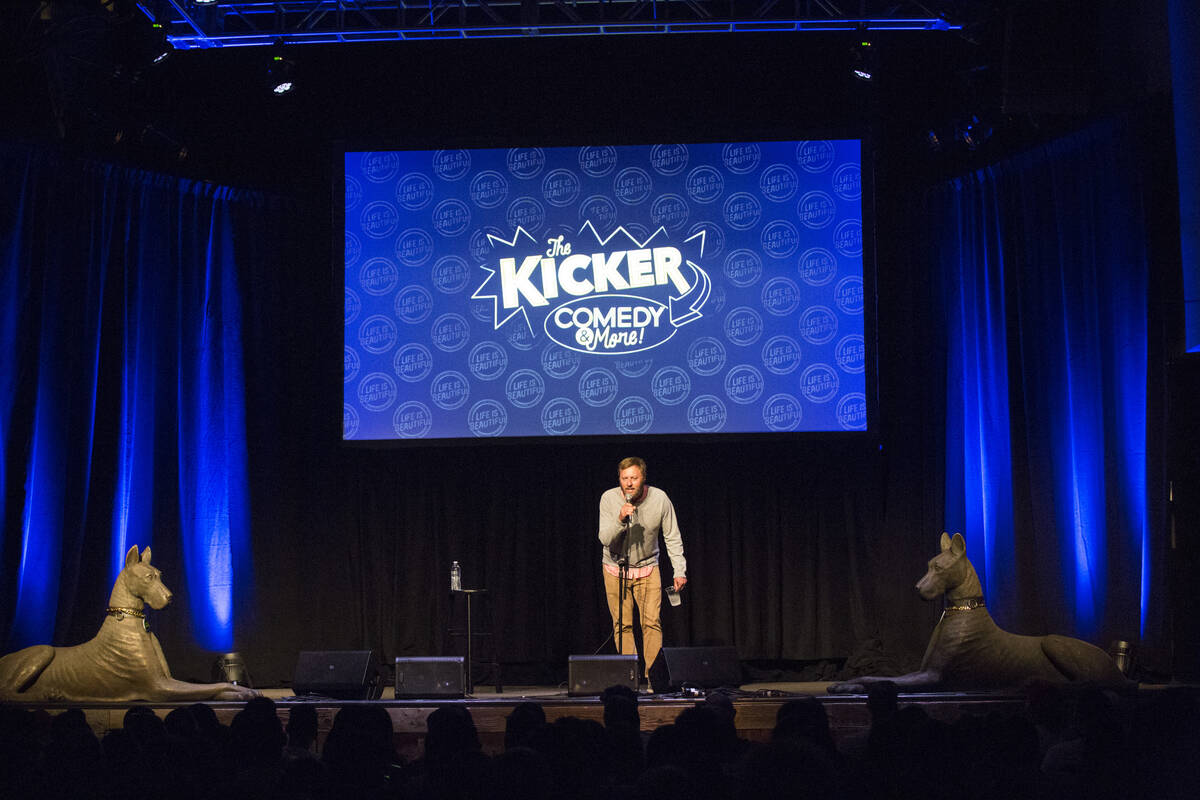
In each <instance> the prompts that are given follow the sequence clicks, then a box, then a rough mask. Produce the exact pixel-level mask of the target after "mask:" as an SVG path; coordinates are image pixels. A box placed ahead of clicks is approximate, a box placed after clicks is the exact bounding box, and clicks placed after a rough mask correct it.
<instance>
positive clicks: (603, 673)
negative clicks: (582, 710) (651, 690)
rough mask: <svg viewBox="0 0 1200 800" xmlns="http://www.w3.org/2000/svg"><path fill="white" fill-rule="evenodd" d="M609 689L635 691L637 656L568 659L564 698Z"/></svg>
mask: <svg viewBox="0 0 1200 800" xmlns="http://www.w3.org/2000/svg"><path fill="white" fill-rule="evenodd" d="M610 686H628V687H629V688H630V689H633V690H634V691H635V692H636V691H637V688H638V657H637V656H569V657H568V658H567V694H569V695H571V696H572V697H582V696H587V695H597V694H600V693H601V692H603V691H604V690H605V689H607V688H608V687H610Z"/></svg>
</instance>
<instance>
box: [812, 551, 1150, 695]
mask: <svg viewBox="0 0 1200 800" xmlns="http://www.w3.org/2000/svg"><path fill="white" fill-rule="evenodd" d="M941 544H942V550H941V552H940V553H938V554H937V555H936V556H934V557H933V558H931V559H930V560H929V568H928V570H927V571H926V572H925V576H924V577H923V578H921V580H920V581H918V582H917V591H918V592H919V593H920V595H921V597H923V598H925V599H926V600H932V599H934V598H936V597H937V596H938V595H940V594H944V595H945V597H946V610H945V612H944V613H943V614H942V618H941V620H939V621H938V624H937V627H935V628H934V629H933V635H932V636H931V637H930V638H929V645H928V647H926V648H925V657H924V658H923V659H922V660H921V668H920V669H919V670H918V671H916V672H910V673H908V674H907V675H899V676H895V677H876V676H870V677H862V678H851V679H850V680H847V681H843V682H841V683H834V684H832V685H830V686H829V688H828V690H827V691H828V692H829V693H831V694H863V693H865V692H866V691H867V688H868V687H869V686H870V685H871V684H879V683H883V682H890V683H893V684H895V686H896V688H897V689H899V690H901V691H918V692H920V691H937V690H951V691H954V690H971V689H1008V688H1016V687H1020V686H1023V685H1025V684H1028V683H1030V682H1033V681H1048V682H1051V683H1069V682H1087V683H1093V684H1096V685H1099V686H1104V687H1110V688H1114V689H1130V688H1132V687H1133V686H1134V685H1135V684H1133V683H1132V682H1131V681H1129V680H1128V679H1126V678H1125V676H1124V675H1122V674H1121V671H1120V670H1119V669H1117V665H1116V662H1115V661H1113V659H1112V658H1111V657H1110V656H1109V655H1108V653H1105V652H1104V651H1103V650H1101V649H1100V648H1098V647H1096V646H1095V645H1091V644H1088V643H1087V642H1084V641H1081V640H1079V639H1073V638H1071V637H1069V636H1056V635H1051V636H1019V635H1017V634H1014V633H1008V632H1007V631H1004V630H1001V629H1000V627H999V626H998V625H996V623H995V621H994V620H993V619H992V617H991V615H990V614H988V611H987V607H986V606H985V605H984V603H983V586H982V584H980V582H979V576H978V575H976V574H975V568H974V567H973V566H971V562H970V560H969V559H967V555H966V553H967V546H966V543H965V542H964V541H963V537H962V534H959V533H956V534H954V536H953V538H951V537H950V535H949V534H946V533H943V534H942V541H941Z"/></svg>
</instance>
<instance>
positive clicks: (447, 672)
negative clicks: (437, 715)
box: [396, 656, 466, 700]
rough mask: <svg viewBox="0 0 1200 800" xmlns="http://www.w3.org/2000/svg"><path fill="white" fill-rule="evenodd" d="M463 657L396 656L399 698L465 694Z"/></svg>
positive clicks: (397, 693) (461, 695)
mask: <svg viewBox="0 0 1200 800" xmlns="http://www.w3.org/2000/svg"><path fill="white" fill-rule="evenodd" d="M463 661H464V659H463V658H462V656H451V657H448V658H442V657H436V656H428V657H420V656H418V657H415V658H397V659H396V699H397V700H403V699H415V698H423V697H463V696H464V695H465V694H466V691H465V689H464V686H465V684H466V678H465V669H464V667H463Z"/></svg>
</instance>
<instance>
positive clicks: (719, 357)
mask: <svg viewBox="0 0 1200 800" xmlns="http://www.w3.org/2000/svg"><path fill="white" fill-rule="evenodd" d="M345 187H346V190H345V231H344V233H345V250H344V256H345V306H344V312H345V342H344V344H345V349H344V370H343V378H344V405H343V437H344V438H345V439H347V440H380V439H418V440H419V439H441V438H472V437H498V436H499V437H506V436H508V437H511V436H571V435H613V434H617V435H629V434H680V433H682V434H696V433H751V432H754V433H757V432H771V431H779V432H785V431H841V430H865V429H866V424H867V401H866V337H865V329H864V313H863V310H864V305H865V302H864V300H865V293H864V287H863V241H864V235H863V224H862V218H863V215H862V208H863V203H862V191H863V189H862V187H863V182H862V170H861V145H860V142H859V141H858V140H809V141H783V142H740V143H705V144H674V145H646V146H585V147H556V148H509V149H472V150H438V151H370V152H347V153H345ZM572 256H573V257H574V258H573V260H571V261H568V259H569V258H571V257H572ZM597 257H598V258H599V262H600V265H601V266H599V267H598V266H597V261H596V259H597ZM506 259H507V263H508V266H507V268H505V267H504V264H505V260H506ZM564 262H566V267H567V268H566V270H565V272H564V266H563V265H564ZM635 262H636V266H635ZM634 273H637V275H636V276H635V274H634Z"/></svg>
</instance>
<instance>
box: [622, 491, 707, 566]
mask: <svg viewBox="0 0 1200 800" xmlns="http://www.w3.org/2000/svg"><path fill="white" fill-rule="evenodd" d="M623 505H625V495H624V493H623V492H622V491H621V488H620V487H619V486H614V487H613V488H611V489H609V490H608V491H606V492H605V493H604V494H602V495H600V543H601V544H602V545H603V547H601V548H600V550H601V554H602V558H603V561H604V563H605V564H611V565H613V566H616V565H617V559H618V558H619V557H620V555H621V548H622V547H623V546H624V542H623V538H624V537H622V535H621V534H622V533H623V532H624V530H625V526H624V525H623V524H622V523H621V519H620V514H621V506H623ZM660 532H661V533H662V536H663V541H664V542H666V545H667V556H668V557H670V559H671V568H672V570H674V572H675V577H676V578H686V577H687V560H686V559H684V557H683V538H682V537H681V536H680V535H679V523H678V522H676V521H675V506H673V505H671V498H669V497H667V493H666V492H664V491H663V490H662V489H658V488H656V487H654V486H649V485H648V486H646V496H645V497H644V498H643V499H642V502H641V503H639V504H638V506H637V510H636V511H634V512H633V519H632V520H631V522H630V525H629V566H630V567H644V566H647V565H649V564H657V563H658V534H659V533H660Z"/></svg>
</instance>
